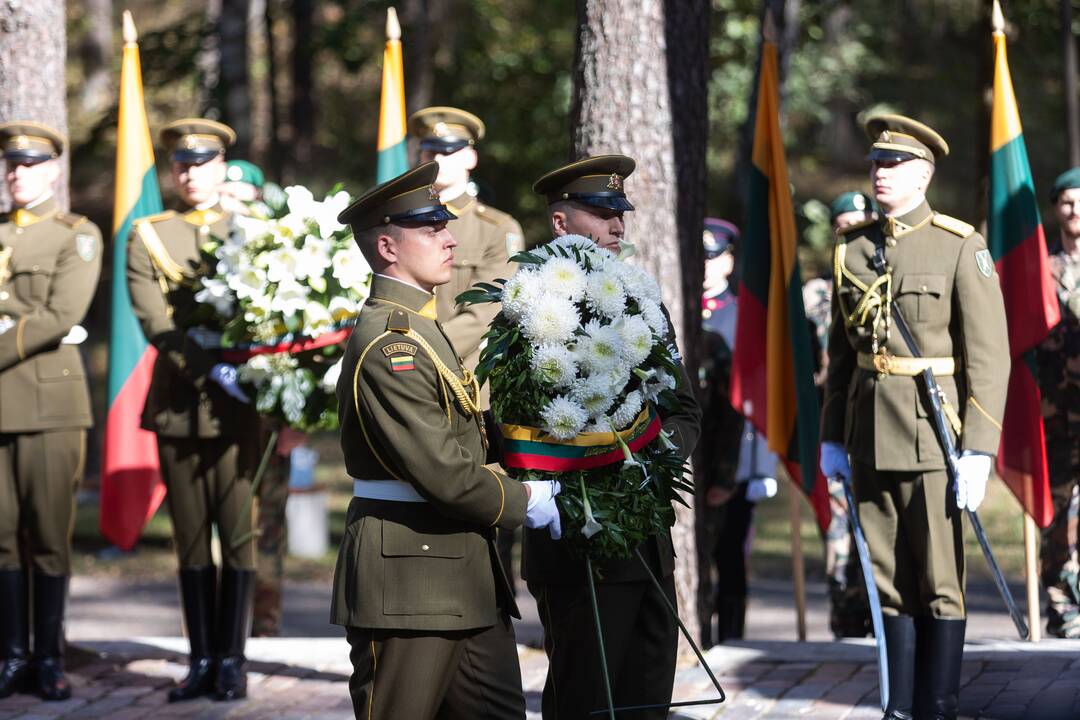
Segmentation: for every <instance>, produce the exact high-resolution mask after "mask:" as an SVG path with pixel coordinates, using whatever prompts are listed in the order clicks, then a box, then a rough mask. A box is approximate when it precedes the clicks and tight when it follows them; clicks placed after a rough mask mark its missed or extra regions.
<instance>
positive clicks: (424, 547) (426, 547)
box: [420, 545, 431, 552]
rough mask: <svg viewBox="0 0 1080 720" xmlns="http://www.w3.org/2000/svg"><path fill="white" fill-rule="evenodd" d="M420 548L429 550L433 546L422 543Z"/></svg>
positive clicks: (425, 550)
mask: <svg viewBox="0 0 1080 720" xmlns="http://www.w3.org/2000/svg"><path fill="white" fill-rule="evenodd" d="M420 549H421V550H423V551H424V552H427V551H428V550H430V549H431V546H430V545H421V546H420Z"/></svg>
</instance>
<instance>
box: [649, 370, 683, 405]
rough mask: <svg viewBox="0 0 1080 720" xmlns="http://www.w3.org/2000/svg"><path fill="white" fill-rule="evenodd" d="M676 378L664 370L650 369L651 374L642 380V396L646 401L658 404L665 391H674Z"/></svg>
mask: <svg viewBox="0 0 1080 720" xmlns="http://www.w3.org/2000/svg"><path fill="white" fill-rule="evenodd" d="M675 385H676V381H675V378H674V377H673V376H672V375H671V374H670V373H668V372H667V371H666V370H664V369H663V368H656V369H655V370H653V369H650V371H649V373H648V374H647V375H646V376H645V377H643V378H642V381H641V394H642V396H643V397H644V398H645V400H647V401H649V402H656V399H657V398H658V397H660V393H662V392H663V391H665V390H674V389H675Z"/></svg>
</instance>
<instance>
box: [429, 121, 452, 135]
mask: <svg viewBox="0 0 1080 720" xmlns="http://www.w3.org/2000/svg"><path fill="white" fill-rule="evenodd" d="M431 131H432V132H433V133H435V136H436V137H443V136H444V135H446V134H447V133H449V131H450V128H448V127H447V126H446V123H444V122H437V123H435V127H433V128H432V129H431Z"/></svg>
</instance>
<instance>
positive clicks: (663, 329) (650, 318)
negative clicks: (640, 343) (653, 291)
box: [638, 300, 668, 337]
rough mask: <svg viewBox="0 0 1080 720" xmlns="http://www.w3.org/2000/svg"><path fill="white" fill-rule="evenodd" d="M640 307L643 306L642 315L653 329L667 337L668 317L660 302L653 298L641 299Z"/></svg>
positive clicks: (661, 335)
mask: <svg viewBox="0 0 1080 720" xmlns="http://www.w3.org/2000/svg"><path fill="white" fill-rule="evenodd" d="M638 307H639V308H641V317H643V318H645V322H647V323H648V324H649V327H650V328H652V331H653V332H654V333H656V334H657V335H659V336H660V337H667V333H668V323H667V318H666V317H664V311H663V310H661V309H660V303H658V302H653V301H651V300H639V301H638Z"/></svg>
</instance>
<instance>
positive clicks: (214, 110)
mask: <svg viewBox="0 0 1080 720" xmlns="http://www.w3.org/2000/svg"><path fill="white" fill-rule="evenodd" d="M222 7H223V0H207V2H206V19H205V22H204V25H203V27H204V28H208V29H210V32H205V33H204V34H203V39H202V44H201V46H200V47H199V52H198V54H197V55H196V57H195V67H196V68H198V71H199V91H198V98H199V101H198V108H199V111H198V113H197V114H198V115H200V116H202V117H207V118H210V119H212V120H217V119H220V118H221V107H220V105H219V104H218V96H217V91H218V84H219V83H220V82H221V37H220V36H219V35H218V33H217V32H216V31H215V30H216V28H217V26H218V21H219V20H220V19H221V11H222Z"/></svg>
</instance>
